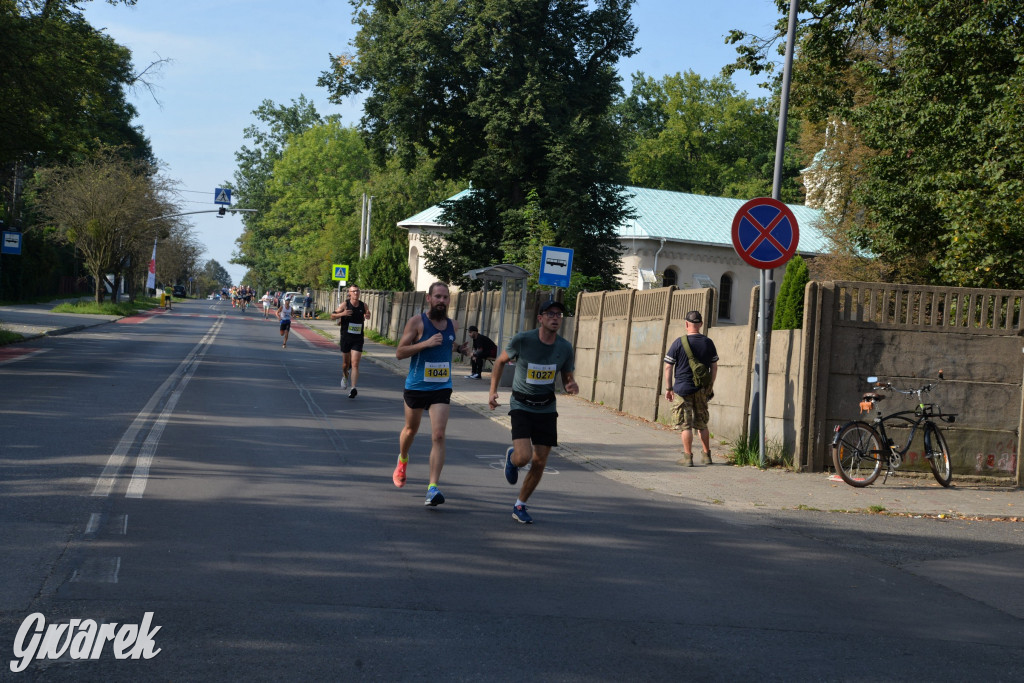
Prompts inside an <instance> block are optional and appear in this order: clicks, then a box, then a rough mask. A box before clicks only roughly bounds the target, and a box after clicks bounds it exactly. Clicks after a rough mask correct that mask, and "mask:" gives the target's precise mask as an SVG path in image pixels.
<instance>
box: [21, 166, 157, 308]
mask: <svg viewBox="0 0 1024 683" xmlns="http://www.w3.org/2000/svg"><path fill="white" fill-rule="evenodd" d="M154 170H155V169H154V168H153V166H152V165H151V164H149V163H148V162H145V161H142V160H134V159H125V158H124V157H123V156H121V155H120V154H119V150H116V149H111V148H103V149H101V150H100V151H99V152H97V153H96V154H95V155H93V156H92V157H91V158H90V159H88V160H87V161H85V162H83V163H81V164H77V165H73V166H58V167H54V168H50V169H44V170H43V171H40V172H39V173H38V174H37V176H36V178H35V179H34V182H33V185H32V190H31V191H32V194H33V199H34V205H35V208H36V210H38V212H39V214H40V215H41V217H42V218H43V219H44V220H45V221H47V222H48V223H49V224H50V225H52V226H53V228H55V237H56V238H57V239H60V240H62V241H66V242H68V243H71V244H73V245H74V246H75V248H76V249H77V251H78V253H79V254H81V256H82V258H83V260H84V262H85V266H86V268H87V269H88V270H89V272H90V273H91V274H92V276H93V277H94V278H95V284H96V290H95V294H96V301H97V302H102V301H103V299H104V295H105V290H104V286H103V283H104V282H106V283H107V284H108V285H109V286H110V287H111V289H112V290H114V291H116V279H118V278H120V277H122V276H123V275H124V274H125V273H126V272H131V269H132V268H136V267H139V266H140V265H141V264H143V263H148V262H149V257H150V255H151V251H150V250H151V249H152V245H153V239H154V237H159V236H163V237H167V236H169V235H170V234H171V227H172V226H173V223H171V222H170V221H169V220H168V219H161V220H155V218H156V217H158V216H162V215H166V214H169V213H174V212H176V211H177V209H176V207H174V205H173V204H172V203H171V202H170V201H169V199H167V197H168V196H169V195H170V191H171V186H170V183H169V182H168V181H167V180H165V179H163V178H161V177H160V176H158V175H156V174H155V172H154ZM40 227H41V226H36V227H35V228H34V229H40ZM108 274H113V275H114V276H115V281H110V280H108V279H107V276H108Z"/></svg>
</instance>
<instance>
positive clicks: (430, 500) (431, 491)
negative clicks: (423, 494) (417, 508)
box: [423, 486, 444, 507]
mask: <svg viewBox="0 0 1024 683" xmlns="http://www.w3.org/2000/svg"><path fill="white" fill-rule="evenodd" d="M443 502H444V494H442V493H441V489H439V488H437V487H436V486H431V487H430V488H428V489H427V499H426V500H425V501H423V504H424V505H426V506H429V507H437V506H438V505H440V504H441V503H443Z"/></svg>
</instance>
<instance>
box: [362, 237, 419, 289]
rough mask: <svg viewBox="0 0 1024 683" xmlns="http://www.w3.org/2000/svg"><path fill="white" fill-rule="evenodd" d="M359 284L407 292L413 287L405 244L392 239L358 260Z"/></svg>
mask: <svg viewBox="0 0 1024 683" xmlns="http://www.w3.org/2000/svg"><path fill="white" fill-rule="evenodd" d="M359 286H360V287H362V288H363V289H380V290H385V291H392V292H408V291H411V290H412V288H413V283H412V271H411V270H409V259H408V258H407V252H406V250H405V246H404V245H403V244H401V243H399V242H395V241H393V240H387V241H385V242H384V244H382V245H380V246H379V247H377V248H376V249H375V250H373V251H372V252H371V253H370V255H369V256H367V257H366V258H364V259H363V260H362V261H360V262H359Z"/></svg>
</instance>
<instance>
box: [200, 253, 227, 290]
mask: <svg viewBox="0 0 1024 683" xmlns="http://www.w3.org/2000/svg"><path fill="white" fill-rule="evenodd" d="M203 275H204V276H206V277H207V278H208V279H209V280H211V281H212V282H215V283H216V284H217V286H218V287H230V286H231V285H232V284H233V283H232V282H231V274H230V273H228V271H227V268H225V267H224V266H222V265H221V264H220V263H219V262H218V261H217V260H216V259H210V260H209V261H207V262H206V264H205V265H203Z"/></svg>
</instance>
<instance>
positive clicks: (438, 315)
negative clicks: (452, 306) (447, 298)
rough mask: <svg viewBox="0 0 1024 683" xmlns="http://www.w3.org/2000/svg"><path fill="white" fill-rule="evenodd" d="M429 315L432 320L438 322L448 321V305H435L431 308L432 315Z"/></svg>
mask: <svg viewBox="0 0 1024 683" xmlns="http://www.w3.org/2000/svg"><path fill="white" fill-rule="evenodd" d="M427 315H428V316H429V317H430V319H431V320H436V321H438V322H440V321H442V320H444V319H446V318H447V317H448V304H444V303H439V304H434V305H433V306H431V307H430V313H428V314H427Z"/></svg>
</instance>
